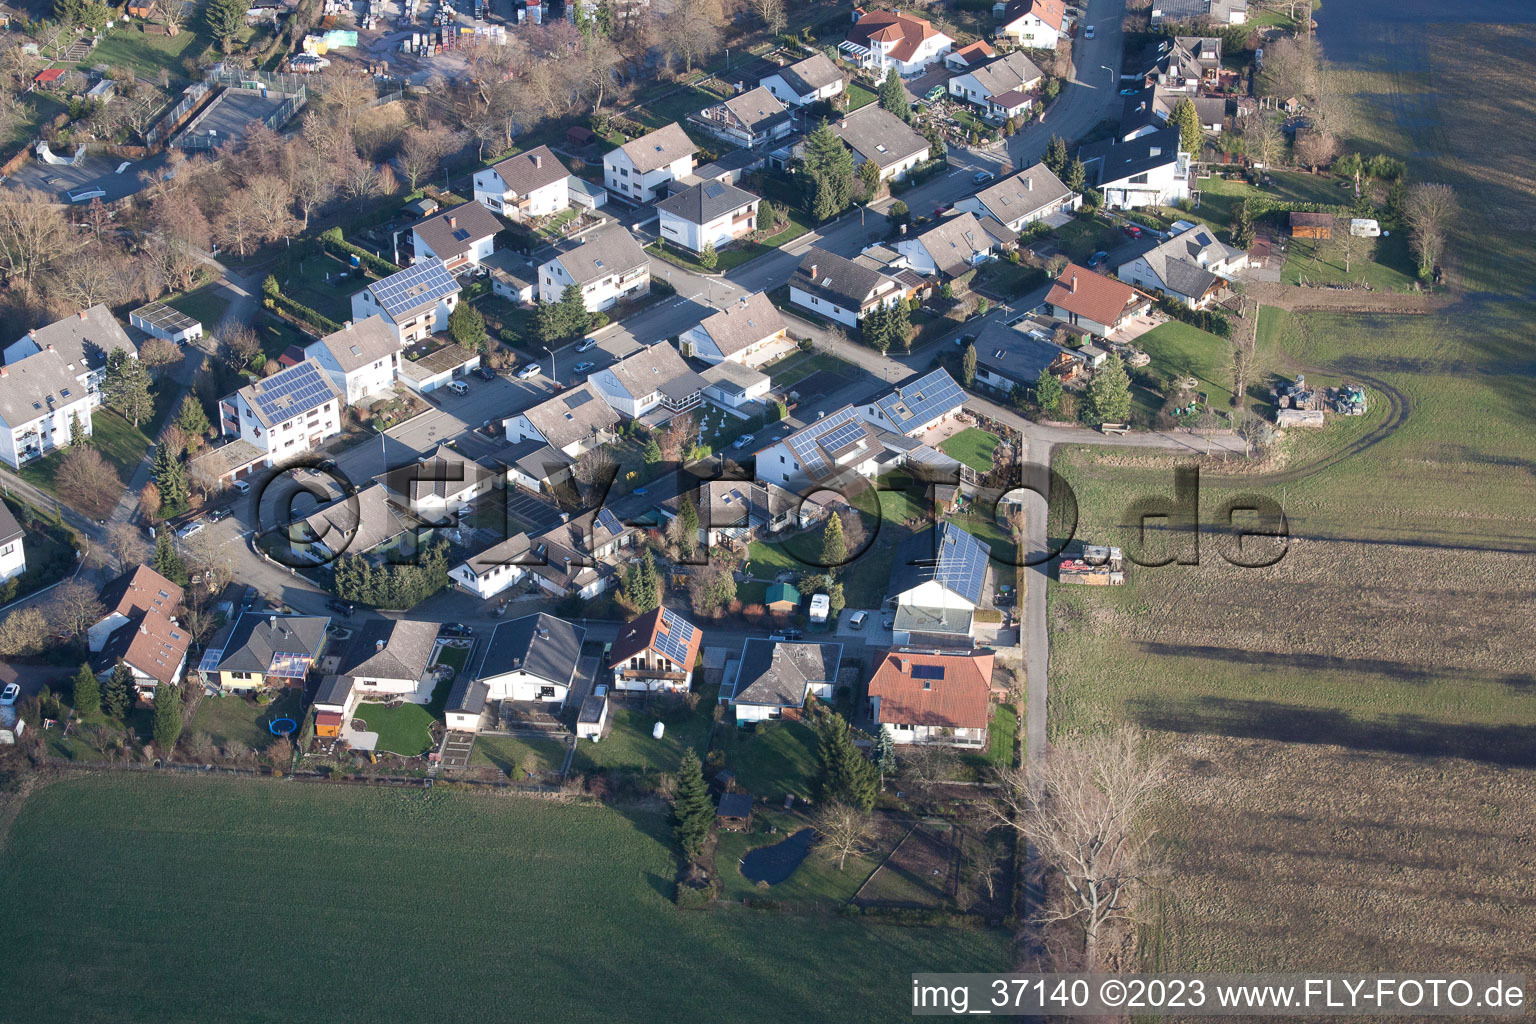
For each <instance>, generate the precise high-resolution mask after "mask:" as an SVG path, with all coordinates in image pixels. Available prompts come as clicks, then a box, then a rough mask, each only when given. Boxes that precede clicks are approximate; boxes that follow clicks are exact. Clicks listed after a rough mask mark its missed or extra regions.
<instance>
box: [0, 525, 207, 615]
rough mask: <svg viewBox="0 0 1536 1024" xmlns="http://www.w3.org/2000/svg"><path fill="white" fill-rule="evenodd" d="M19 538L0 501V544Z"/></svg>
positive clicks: (17, 526) (128, 574)
mask: <svg viewBox="0 0 1536 1024" xmlns="http://www.w3.org/2000/svg"><path fill="white" fill-rule="evenodd" d="M20 536H21V524H20V523H18V522H17V521H16V516H15V514H14V513H13V512H11V506H9V505H7V504H6V503H5V502H3V501H0V544H9V543H10V542H11V541H13V540H15V539H16V538H17V537H20ZM139 568H140V569H143V568H144V566H142V565H141V566H139ZM151 571H152V570H151ZM132 576H133V572H132V571H130V572H128V573H125V574H124V578H131V577H132ZM176 589H177V590H180V589H181V588H180V587H177V588H176ZM102 596H103V597H106V596H107V595H106V594H102ZM103 603H105V604H106V606H107V607H108V608H111V607H112V606H113V605H114V604H116V602H115V601H113V602H103ZM178 603H179V602H178Z"/></svg>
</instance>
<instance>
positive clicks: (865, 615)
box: [848, 612, 869, 629]
mask: <svg viewBox="0 0 1536 1024" xmlns="http://www.w3.org/2000/svg"><path fill="white" fill-rule="evenodd" d="M868 619H869V612H854V613H853V615H852V616H850V617H849V619H848V628H849V629H863V628H864V623H865V622H866V621H868Z"/></svg>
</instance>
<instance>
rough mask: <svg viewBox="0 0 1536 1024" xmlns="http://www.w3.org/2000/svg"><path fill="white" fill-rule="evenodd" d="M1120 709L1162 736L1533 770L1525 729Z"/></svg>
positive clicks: (1181, 708)
mask: <svg viewBox="0 0 1536 1024" xmlns="http://www.w3.org/2000/svg"><path fill="white" fill-rule="evenodd" d="M1128 704H1129V710H1130V712H1131V716H1132V718H1133V719H1134V720H1135V721H1136V722H1137V723H1138V724H1140V725H1141V726H1143V727H1145V728H1147V729H1158V730H1162V731H1164V732H1174V733H1194V734H1204V735H1214V736H1230V737H1233V738H1239V739H1262V740H1275V741H1277V742H1280V743H1318V744H1328V745H1333V746H1340V747H1349V748H1351V749H1355V750H1377V751H1386V752H1389V753H1393V754H1403V755H1407V756H1410V757H1460V758H1465V759H1467V760H1469V761H1481V762H1484V763H1487V764H1497V765H1504V766H1506V767H1521V768H1529V767H1533V766H1536V738H1533V736H1532V734H1531V730H1530V728H1529V727H1528V726H1521V725H1456V724H1451V723H1445V722H1431V721H1428V720H1426V719H1424V718H1422V717H1420V716H1418V715H1394V716H1391V717H1389V718H1385V719H1381V720H1377V721H1365V720H1361V719H1357V718H1352V717H1350V716H1349V715H1347V714H1345V713H1344V712H1342V711H1335V710H1330V709H1327V708H1308V707H1300V706H1297V705H1294V704H1282V703H1280V702H1278V701H1266V700H1239V699H1234V698H1227V697H1195V698H1186V699H1183V700H1168V699H1167V698H1163V697H1142V698H1136V699H1134V700H1132V701H1129V702H1128Z"/></svg>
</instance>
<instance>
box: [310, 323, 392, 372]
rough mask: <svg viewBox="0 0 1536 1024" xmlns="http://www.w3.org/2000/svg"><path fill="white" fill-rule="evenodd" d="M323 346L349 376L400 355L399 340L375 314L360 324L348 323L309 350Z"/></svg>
mask: <svg viewBox="0 0 1536 1024" xmlns="http://www.w3.org/2000/svg"><path fill="white" fill-rule="evenodd" d="M316 345H319V346H323V347H324V348H325V349H326V350H327V351H328V352H330V354H331V358H332V359H334V360H336V363H337V365H338V366H340V367H341V370H342V372H343V373H351V372H352V371H353V370H356V369H357V368H358V367H360V366H367V365H368V364H370V363H373V362H377V361H378V360H380V359H385V358H388V357H389V356H390V355H392V354H393V353H395V352H399V351H400V337H399V335H397V334H396V333H395V331H394V329H393V328H392V327H391V326H390V324H389V321H387V320H385V319H384V318H383V317H382V316H380V315H379V314H377V313H375V314H374V315H373V316H370V317H369V318H368V319H366V320H363V321H361V322H359V323H349V324H348V325H347V326H345V327H343V328H342V329H341V330H339V331H336V332H335V333H334V334H327V335H326V336H325V337H323V338H321V339H320V340H319V341H316V342H312V343H311V344H310V346H309V347H310V348H314V347H315V346H316Z"/></svg>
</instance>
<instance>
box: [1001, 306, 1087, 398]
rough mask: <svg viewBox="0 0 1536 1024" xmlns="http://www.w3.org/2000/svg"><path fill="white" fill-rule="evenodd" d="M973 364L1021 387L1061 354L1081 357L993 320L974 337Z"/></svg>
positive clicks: (1080, 360)
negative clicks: (974, 356) (974, 355)
mask: <svg viewBox="0 0 1536 1024" xmlns="http://www.w3.org/2000/svg"><path fill="white" fill-rule="evenodd" d="M975 345H976V365H977V366H979V367H984V368H986V369H987V370H989V371H991V372H992V373H995V374H998V375H999V376H1003V377H1006V378H1008V379H1009V380H1012V381H1017V382H1018V383H1020V384H1025V385H1029V384H1033V383H1034V382H1035V380H1036V378H1038V377H1039V376H1040V372H1041V371H1042V370H1045V369H1048V368H1049V367H1050V366H1051V365H1052V364H1054V363H1055V362H1056V361H1057V360H1058V359H1060V358H1061V357H1062V356H1063V355H1065V356H1068V357H1069V358H1071V359H1074V360H1076V361H1078V362H1082V357H1081V356H1078V355H1076V354H1075V353H1072V352H1070V351H1068V350H1067V349H1064V348H1062V347H1061V346H1060V345H1057V344H1055V343H1054V342H1051V341H1049V340H1048V339H1045V338H1038V337H1035V336H1034V335H1032V334H1029V333H1026V332H1025V331H1021V330H1018V329H1016V328H1013V327H1009V326H1008V325H1006V324H1003V323H999V322H997V321H993V322H992V323H989V324H987V326H985V327H983V328H982V329H981V333H980V334H978V335H977V336H976V342H975Z"/></svg>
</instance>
